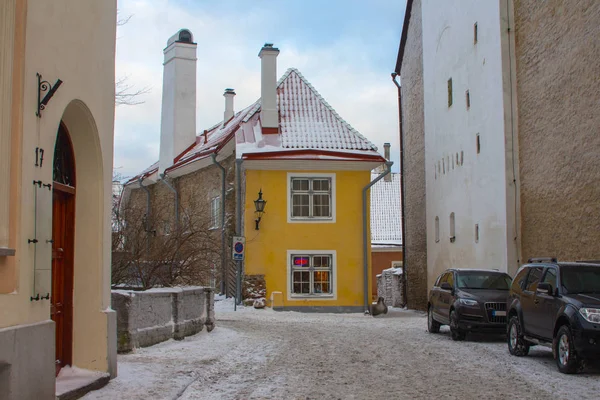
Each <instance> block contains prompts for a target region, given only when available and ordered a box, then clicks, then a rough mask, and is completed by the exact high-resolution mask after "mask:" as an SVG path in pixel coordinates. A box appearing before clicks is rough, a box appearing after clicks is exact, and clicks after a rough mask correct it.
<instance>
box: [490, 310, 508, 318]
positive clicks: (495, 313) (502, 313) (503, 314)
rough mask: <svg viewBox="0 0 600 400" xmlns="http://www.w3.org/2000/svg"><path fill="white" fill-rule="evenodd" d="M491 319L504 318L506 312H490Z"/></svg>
mask: <svg viewBox="0 0 600 400" xmlns="http://www.w3.org/2000/svg"><path fill="white" fill-rule="evenodd" d="M492 317H506V311H496V310H492Z"/></svg>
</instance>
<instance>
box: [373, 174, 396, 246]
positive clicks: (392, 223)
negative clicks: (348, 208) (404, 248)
mask: <svg viewBox="0 0 600 400" xmlns="http://www.w3.org/2000/svg"><path fill="white" fill-rule="evenodd" d="M391 175H392V180H391V181H390V182H386V181H385V179H381V180H379V181H378V182H377V183H376V184H374V185H373V186H372V187H371V243H373V244H381V245H386V244H387V245H400V244H402V224H401V215H400V174H399V173H393V172H391ZM377 176H378V174H371V179H375V178H376V177H377Z"/></svg>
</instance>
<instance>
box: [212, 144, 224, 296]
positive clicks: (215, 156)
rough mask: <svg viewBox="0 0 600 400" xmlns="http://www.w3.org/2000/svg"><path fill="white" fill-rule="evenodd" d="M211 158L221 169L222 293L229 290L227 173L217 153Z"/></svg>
mask: <svg viewBox="0 0 600 400" xmlns="http://www.w3.org/2000/svg"><path fill="white" fill-rule="evenodd" d="M211 158H212V162H213V164H214V165H216V166H217V167H219V169H220V170H221V293H225V291H226V290H227V285H226V284H225V281H226V280H225V279H226V274H225V264H226V263H227V261H226V254H225V194H226V193H225V176H226V174H227V173H226V171H225V168H223V166H222V165H221V164H219V163H218V162H217V153H212V154H211ZM225 294H227V293H225Z"/></svg>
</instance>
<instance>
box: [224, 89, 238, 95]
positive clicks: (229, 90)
mask: <svg viewBox="0 0 600 400" xmlns="http://www.w3.org/2000/svg"><path fill="white" fill-rule="evenodd" d="M228 94H232V95H234V96H235V90H234V89H231V88H227V89H225V93H223V96H225V95H228Z"/></svg>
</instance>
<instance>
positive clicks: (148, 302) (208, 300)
mask: <svg viewBox="0 0 600 400" xmlns="http://www.w3.org/2000/svg"><path fill="white" fill-rule="evenodd" d="M214 304H215V303H214V290H213V289H212V288H204V287H185V288H164V289H150V290H147V291H143V292H142V291H132V290H113V291H112V308H113V309H114V310H115V311H116V312H117V350H118V351H119V353H124V352H128V351H131V350H132V349H134V348H137V347H146V346H152V345H154V344H156V343H160V342H164V341H165V340H168V339H171V338H173V339H176V340H181V339H183V338H184V337H186V336H190V335H194V334H196V333H198V332H200V331H201V330H202V329H203V328H204V326H205V325H206V328H207V330H208V331H209V332H210V331H212V330H213V328H214V326H215V311H214Z"/></svg>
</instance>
